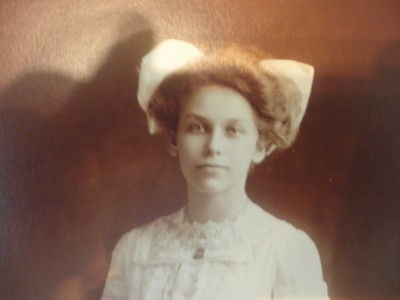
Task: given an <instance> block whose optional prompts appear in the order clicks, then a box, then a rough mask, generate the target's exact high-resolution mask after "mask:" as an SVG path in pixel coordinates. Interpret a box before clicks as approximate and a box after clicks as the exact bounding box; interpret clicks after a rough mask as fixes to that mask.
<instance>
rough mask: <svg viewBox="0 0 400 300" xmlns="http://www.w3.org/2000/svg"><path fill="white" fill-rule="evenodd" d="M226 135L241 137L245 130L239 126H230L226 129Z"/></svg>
mask: <svg viewBox="0 0 400 300" xmlns="http://www.w3.org/2000/svg"><path fill="white" fill-rule="evenodd" d="M226 133H227V134H228V135H229V136H233V137H235V136H239V135H241V134H243V133H244V130H243V128H241V127H239V126H229V127H227V128H226Z"/></svg>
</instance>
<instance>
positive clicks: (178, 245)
mask: <svg viewBox="0 0 400 300" xmlns="http://www.w3.org/2000/svg"><path fill="white" fill-rule="evenodd" d="M258 210H260V208H258V206H257V205H255V204H254V203H252V202H251V201H249V202H248V204H247V205H246V208H245V209H244V210H243V211H242V212H241V213H240V214H239V215H238V216H237V217H236V218H235V219H234V220H229V221H224V222H213V221H208V222H205V223H199V222H193V221H192V222H191V221H189V220H188V218H187V216H186V214H185V207H183V208H181V209H180V210H178V211H177V212H175V213H174V214H172V215H170V216H167V217H161V218H159V219H158V220H157V221H155V222H154V223H152V224H151V226H150V227H149V228H148V230H149V231H148V234H145V236H147V237H150V240H148V242H149V243H150V245H149V247H146V251H143V253H142V254H141V255H140V256H139V257H141V259H139V260H140V261H142V262H143V263H146V264H158V263H177V262H184V261H186V262H187V261H190V262H196V261H197V262H201V261H238V262H246V261H252V260H254V253H253V251H254V249H253V248H254V247H252V244H253V243H252V240H254V239H255V234H256V232H257V218H259V214H258Z"/></svg>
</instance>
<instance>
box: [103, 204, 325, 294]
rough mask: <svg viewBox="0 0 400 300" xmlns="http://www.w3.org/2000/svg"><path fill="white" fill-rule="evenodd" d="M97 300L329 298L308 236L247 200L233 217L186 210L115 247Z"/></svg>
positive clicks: (132, 233) (138, 231)
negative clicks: (199, 218) (195, 216)
mask: <svg viewBox="0 0 400 300" xmlns="http://www.w3.org/2000/svg"><path fill="white" fill-rule="evenodd" d="M102 299H246V300H247V299H249V300H253V299H328V296H327V287H326V284H325V282H324V280H323V277H322V271H321V264H320V259H319V255H318V251H317V249H316V247H315V245H314V243H313V242H312V241H311V239H310V238H309V237H308V236H307V235H306V234H305V233H304V232H303V231H301V230H298V229H296V228H294V227H293V226H291V225H290V224H288V223H286V222H285V221H282V220H279V219H277V218H275V217H274V216H272V215H270V214H268V213H267V212H265V211H264V210H263V209H261V208H260V207H259V206H258V205H256V204H254V203H253V202H248V205H247V207H246V209H245V211H244V212H242V213H241V214H240V215H239V216H238V217H237V218H236V219H235V220H233V221H226V222H221V223H216V222H211V221H210V222H207V223H205V224H201V223H196V222H194V223H193V222H192V223H191V222H189V221H188V220H187V218H186V215H185V208H182V209H180V210H178V211H177V212H175V213H173V214H172V215H169V216H165V217H161V218H158V219H157V220H155V221H153V222H152V223H150V224H148V225H146V226H143V227H140V228H136V229H133V230H132V231H130V232H128V233H127V234H125V235H124V236H123V237H122V238H121V240H120V241H119V242H118V244H117V246H116V247H115V249H114V252H113V255H112V261H111V265H110V271H109V274H108V278H107V282H106V286H105V288H104V291H103V298H102Z"/></svg>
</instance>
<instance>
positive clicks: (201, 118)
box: [182, 113, 249, 122]
mask: <svg viewBox="0 0 400 300" xmlns="http://www.w3.org/2000/svg"><path fill="white" fill-rule="evenodd" d="M190 118H194V119H197V120H200V121H206V122H209V121H210V119H208V118H207V117H205V116H202V115H199V114H195V113H188V114H186V115H184V116H183V118H182V119H183V120H184V121H185V120H187V119H190ZM225 121H228V122H248V121H249V120H248V119H241V118H228V119H226V120H225Z"/></svg>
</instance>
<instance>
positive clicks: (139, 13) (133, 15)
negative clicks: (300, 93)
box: [0, 0, 400, 299]
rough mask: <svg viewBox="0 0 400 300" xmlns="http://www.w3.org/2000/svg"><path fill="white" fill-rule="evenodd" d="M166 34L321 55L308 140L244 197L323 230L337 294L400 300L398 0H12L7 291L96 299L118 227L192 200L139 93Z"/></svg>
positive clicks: (4, 76) (2, 109)
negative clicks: (140, 71)
mask: <svg viewBox="0 0 400 300" xmlns="http://www.w3.org/2000/svg"><path fill="white" fill-rule="evenodd" d="M171 37H173V38H179V39H184V40H187V41H189V42H193V43H196V44H204V45H205V46H218V45H221V44H224V43H227V42H238V43H243V44H253V45H256V46H259V47H262V48H264V49H267V50H268V51H269V52H271V53H273V54H274V55H275V56H277V57H278V58H292V59H297V60H301V61H304V62H307V63H310V64H313V65H314V66H315V69H316V74H315V84H314V89H313V92H312V96H311V99H310V105H309V110H308V112H307V114H306V117H305V120H304V123H303V126H302V130H301V133H300V135H299V137H298V140H297V142H296V143H295V145H294V147H293V148H292V149H290V150H289V151H288V152H286V153H284V154H282V155H280V156H275V157H273V158H272V159H271V160H270V161H268V162H266V163H264V164H263V165H262V166H260V167H258V168H257V169H256V170H255V172H254V173H253V174H252V176H251V178H250V180H249V184H248V190H249V194H250V195H251V197H252V198H253V199H254V200H255V201H256V202H258V203H260V204H261V205H262V206H263V207H264V208H266V209H268V210H269V211H271V212H272V213H274V214H275V215H277V216H278V217H281V218H284V219H286V220H288V221H289V222H291V223H293V224H295V225H296V226H298V227H300V228H302V229H304V230H306V231H307V232H308V233H309V234H310V236H311V237H312V238H313V239H314V241H315V242H316V244H317V246H318V248H319V251H320V254H321V259H322V263H323V267H324V275H325V278H326V280H327V282H328V285H329V291H330V295H331V296H332V298H335V299H339V298H340V299H342V298H346V299H353V298H358V297H365V298H368V299H384V298H385V299H386V298H389V297H393V298H395V297H396V295H397V296H399V295H400V283H399V282H400V281H399V278H400V229H399V224H398V222H399V219H400V218H399V217H400V213H399V210H400V204H399V200H398V195H399V192H400V188H399V186H400V181H399V178H400V177H399V175H400V172H399V171H400V159H399V155H398V147H399V141H400V139H399V134H400V121H399V117H400V84H399V78H400V2H399V1H395V0H393V1H389V0H386V1H378V0H375V1H374V0H368V1H367V0H365V1H357V0H352V1H339V0H336V1H322V0H321V1H308V0H292V1H290V0H284V1H278V0H274V1H265V0H257V1H248V2H245V1H239V0H237V1H236V0H235V1H232V0H230V1H228V0H226V1H225V0H219V1H211V0H205V1H183V0H174V1H150V0H140V1H128V0H125V1H124V0H118V1H106V0H97V1H95V0H91V1H83V0H69V1H67V0H59V1H40V0H30V1H29V0H26V1H22V0H14V1H11V0H10V1H6V0H4V1H1V3H0V68H1V71H0V176H1V177H0V197H1V198H0V201H1V202H0V206H1V215H0V217H1V229H0V238H1V246H0V247H1V253H0V255H1V257H0V259H1V267H2V270H1V276H2V278H1V280H0V282H1V295H4V297H9V298H11V299H18V298H28V297H29V298H35V297H36V298H38V299H43V298H45V297H56V296H57V297H58V296H60V297H62V296H63V297H64V299H66V298H67V297H68V295H72V294H71V290H73V289H75V288H76V289H77V290H80V292H79V291H78V292H76V293H77V294H73V295H75V296H71V297H78V296H77V295H78V294H80V295H84V296H82V297H86V298H91V299H97V298H98V297H99V295H100V293H101V288H102V284H103V280H104V274H105V272H106V270H107V263H108V259H109V254H110V251H111V250H112V248H113V246H114V244H115V242H116V240H117V239H118V238H119V237H120V236H121V234H122V233H123V232H125V231H127V230H129V229H130V228H132V227H133V226H136V225H139V224H143V223H145V222H147V221H149V220H151V219H153V218H154V217H156V216H159V215H161V214H166V213H169V212H171V211H173V210H174V209H176V208H177V207H179V206H180V205H182V203H183V202H184V196H185V194H184V183H183V180H182V178H181V177H180V175H179V171H178V169H177V165H176V162H175V161H174V160H173V159H172V158H170V157H169V156H168V155H167V154H166V151H164V145H163V141H161V140H160V139H158V138H152V137H149V136H148V135H147V133H146V124H145V118H144V116H143V114H142V113H141V112H140V110H139V108H138V106H137V104H136V102H135V95H136V89H137V87H136V86H137V71H136V69H137V67H138V64H139V62H140V59H141V57H142V56H143V54H144V53H146V52H147V51H148V50H149V49H150V48H151V47H152V46H153V45H154V44H155V43H156V42H158V41H160V40H162V39H165V38H171ZM82 290H83V292H82ZM1 295H0V297H1ZM49 295H51V296H49Z"/></svg>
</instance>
